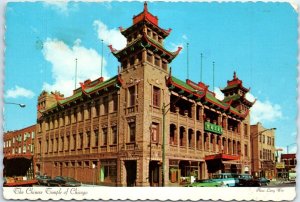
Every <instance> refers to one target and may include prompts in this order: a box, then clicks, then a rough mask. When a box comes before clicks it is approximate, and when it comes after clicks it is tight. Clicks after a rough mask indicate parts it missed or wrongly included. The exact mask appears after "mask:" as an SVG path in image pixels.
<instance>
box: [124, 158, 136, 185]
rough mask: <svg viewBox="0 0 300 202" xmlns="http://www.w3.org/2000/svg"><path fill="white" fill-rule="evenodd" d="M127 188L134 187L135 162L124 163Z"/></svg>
mask: <svg viewBox="0 0 300 202" xmlns="http://www.w3.org/2000/svg"><path fill="white" fill-rule="evenodd" d="M125 168H126V183H127V187H134V186H135V185H136V182H135V181H136V161H133V160H132V161H125Z"/></svg>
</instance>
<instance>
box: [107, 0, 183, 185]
mask: <svg viewBox="0 0 300 202" xmlns="http://www.w3.org/2000/svg"><path fill="white" fill-rule="evenodd" d="M120 31H121V33H122V34H123V35H124V36H125V37H126V39H127V44H126V47H124V48H123V49H122V50H116V49H114V48H113V46H112V45H110V46H109V48H110V50H111V52H112V53H113V55H114V56H115V57H116V58H117V59H118V61H119V62H120V63H121V68H120V69H119V74H120V75H121V77H122V80H123V84H122V88H121V89H120V107H121V110H120V117H121V119H120V123H119V125H120V126H122V127H120V129H119V134H120V136H123V138H121V140H120V141H121V142H120V143H121V144H122V146H121V150H122V151H121V153H122V155H123V156H124V159H126V160H124V161H123V162H122V163H121V165H124V166H123V167H122V168H121V170H122V171H121V182H120V184H126V182H125V180H126V177H125V176H126V175H127V176H128V175H130V177H129V178H130V179H132V181H134V182H135V183H136V185H137V186H149V185H150V186H152V185H153V186H155V185H160V184H161V183H162V182H161V179H157V178H153V176H159V175H161V174H160V173H161V162H162V148H161V145H162V143H163V138H162V127H163V124H162V110H161V109H162V106H163V103H167V104H168V103H169V102H170V95H169V91H168V87H167V85H166V77H167V76H169V67H168V66H169V64H170V63H171V62H172V60H173V59H174V58H175V57H176V56H177V55H178V54H179V52H180V50H181V49H182V48H181V47H178V49H177V51H175V52H171V51H168V50H167V49H166V48H165V47H164V39H165V38H166V37H167V36H168V35H169V34H170V32H171V29H167V30H166V29H163V28H161V27H159V24H158V18H157V17H156V16H154V15H153V14H151V13H150V12H149V11H148V5H147V3H146V2H145V3H144V9H143V11H142V12H141V13H139V14H138V15H136V16H133V20H132V26H130V27H129V28H126V29H124V28H122V27H120ZM123 109H124V110H123ZM167 121H168V120H166V122H167ZM168 130H169V129H168V128H166V131H168ZM136 155H139V156H140V158H139V159H137V158H136ZM121 159H122V157H121ZM121 161H122V160H121ZM130 170H137V171H138V172H137V173H136V175H135V174H134V173H132V171H130ZM123 173H124V175H123ZM128 184H129V185H130V182H128V181H127V185H128Z"/></svg>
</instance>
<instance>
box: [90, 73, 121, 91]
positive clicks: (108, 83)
mask: <svg viewBox="0 0 300 202" xmlns="http://www.w3.org/2000/svg"><path fill="white" fill-rule="evenodd" d="M117 79H118V76H117V75H116V76H114V77H112V78H110V79H108V80H107V81H103V82H102V83H99V84H97V85H95V86H93V87H91V88H88V89H86V90H85V92H87V93H90V92H93V91H94V90H97V89H99V88H102V87H104V86H108V85H111V84H113V83H115V82H117Z"/></svg>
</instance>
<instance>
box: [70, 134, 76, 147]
mask: <svg viewBox="0 0 300 202" xmlns="http://www.w3.org/2000/svg"><path fill="white" fill-rule="evenodd" d="M71 141H72V143H71V150H75V149H76V134H73V135H72V140H71Z"/></svg>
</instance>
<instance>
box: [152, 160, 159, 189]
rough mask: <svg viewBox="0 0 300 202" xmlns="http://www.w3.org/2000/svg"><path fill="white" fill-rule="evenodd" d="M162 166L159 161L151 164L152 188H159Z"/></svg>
mask: <svg viewBox="0 0 300 202" xmlns="http://www.w3.org/2000/svg"><path fill="white" fill-rule="evenodd" d="M159 171H160V165H159V161H150V163H149V183H150V186H151V187H157V186H159V181H160V180H159V179H160V178H161V177H160V176H159V173H160V172H159Z"/></svg>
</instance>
